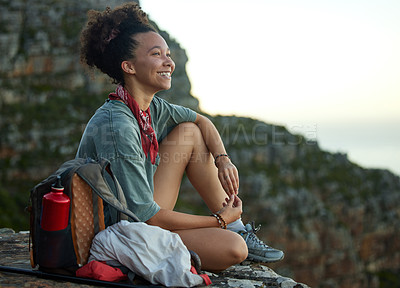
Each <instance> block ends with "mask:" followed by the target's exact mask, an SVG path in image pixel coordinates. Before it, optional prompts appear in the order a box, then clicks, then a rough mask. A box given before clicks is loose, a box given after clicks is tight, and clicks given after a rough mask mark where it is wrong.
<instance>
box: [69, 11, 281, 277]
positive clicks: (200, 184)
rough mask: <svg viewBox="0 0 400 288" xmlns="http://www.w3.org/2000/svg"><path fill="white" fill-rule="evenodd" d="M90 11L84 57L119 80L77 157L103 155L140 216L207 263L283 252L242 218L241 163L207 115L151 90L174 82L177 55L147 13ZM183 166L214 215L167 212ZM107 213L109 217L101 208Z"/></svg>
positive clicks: (213, 266)
mask: <svg viewBox="0 0 400 288" xmlns="http://www.w3.org/2000/svg"><path fill="white" fill-rule="evenodd" d="M88 17H89V21H88V23H87V26H86V27H85V29H84V30H83V31H82V35H81V44H82V47H81V60H82V61H83V62H84V63H85V64H87V65H88V66H89V67H92V68H94V67H96V68H98V69H99V70H100V71H102V72H103V73H105V74H107V75H108V76H110V77H111V78H112V79H113V80H114V82H115V83H116V84H118V85H117V87H116V90H115V92H113V93H111V94H110V95H109V97H108V98H109V99H108V100H107V101H106V103H105V104H104V105H103V106H101V107H100V108H99V109H98V110H97V111H96V113H95V114H94V116H93V117H92V118H91V119H90V121H89V123H88V125H87V127H86V129H85V132H84V134H83V136H82V139H81V142H80V145H79V148H78V152H77V157H91V158H93V159H99V158H107V159H108V160H109V161H110V162H111V167H112V169H113V172H114V174H115V175H116V176H117V179H118V181H119V183H120V184H121V187H122V189H123V191H124V193H125V196H126V199H127V203H128V207H129V209H131V210H132V211H133V212H134V213H135V214H136V215H137V216H138V217H139V219H140V220H141V221H144V222H146V223H147V224H150V225H156V226H159V227H161V228H164V229H167V230H170V231H173V232H175V233H177V234H178V235H179V236H180V237H181V239H182V241H183V243H184V244H185V245H186V246H187V248H188V249H190V250H193V251H195V252H196V253H197V254H198V255H199V256H200V259H201V261H202V266H203V269H205V270H210V271H220V270H224V269H226V268H228V267H229V266H231V265H234V264H237V263H240V262H242V261H243V260H245V259H246V257H248V258H249V259H250V260H255V261H258V262H273V261H278V260H280V259H282V258H283V252H282V251H279V250H276V249H273V248H271V247H269V246H267V245H266V244H264V243H263V242H262V241H260V240H259V239H258V238H257V237H256V236H255V234H254V233H255V231H254V227H252V226H251V225H249V224H247V225H246V226H245V225H244V224H243V223H242V221H241V218H240V217H241V214H242V201H241V200H240V198H239V197H238V196H237V193H238V188H239V176H238V171H237V169H236V167H235V166H234V165H233V164H232V162H231V159H230V158H229V156H228V155H227V154H226V151H225V148H224V145H223V143H222V140H221V137H220V135H219V133H218V131H217V130H216V128H215V126H214V125H213V124H212V122H211V121H210V120H209V119H208V118H206V117H204V116H202V115H200V114H197V113H196V112H194V111H192V110H190V109H188V108H184V107H182V106H178V105H173V104H170V103H168V102H166V101H165V100H163V99H161V98H159V97H157V96H156V95H155V94H156V93H157V92H159V91H161V90H166V89H169V88H170V87H171V77H172V74H173V72H174V69H175V64H174V61H173V60H172V59H171V55H170V50H169V48H168V45H167V43H166V42H165V40H164V39H163V37H161V36H160V34H158V33H157V31H156V30H155V28H153V27H152V26H151V25H150V24H149V21H148V19H147V16H146V14H145V13H144V12H143V11H142V10H141V9H140V7H139V6H138V5H137V4H134V3H133V4H125V5H123V6H120V7H117V8H115V9H113V10H111V9H110V8H107V9H106V10H105V11H104V12H98V11H93V10H91V11H89V13H88ZM184 172H186V174H187V177H188V179H189V180H190V182H191V183H192V185H193V186H194V188H195V189H196V190H197V191H198V193H199V194H200V196H201V197H202V199H203V200H204V202H205V203H206V205H207V206H208V208H209V209H210V211H211V212H212V213H213V215H212V216H198V215H190V214H185V213H180V212H176V211H174V207H175V204H176V201H177V198H178V194H179V188H180V184H181V180H182V176H183V173H184ZM105 220H106V223H107V224H108V225H110V224H113V223H115V221H116V218H115V213H113V211H112V210H111V209H108V208H107V207H106V208H105ZM221 228H223V229H221Z"/></svg>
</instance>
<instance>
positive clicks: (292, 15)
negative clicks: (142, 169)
mask: <svg viewBox="0 0 400 288" xmlns="http://www.w3.org/2000/svg"><path fill="white" fill-rule="evenodd" d="M140 3H141V7H142V8H143V10H144V11H145V12H146V13H148V15H149V17H150V18H151V19H152V20H154V21H155V22H156V23H157V24H158V25H159V27H160V29H162V30H165V31H167V32H168V33H169V34H170V36H171V37H172V38H174V39H175V40H176V41H177V42H178V43H180V45H181V47H182V48H183V49H185V50H186V53H187V55H188V57H189V61H188V63H187V65H186V70H187V73H188V75H189V78H190V82H191V85H192V91H191V92H192V95H193V96H195V97H197V98H198V99H199V101H200V107H201V109H203V110H204V111H206V112H207V113H210V114H215V115H216V114H221V115H237V116H246V117H252V118H256V119H259V120H262V121H265V122H267V123H271V124H278V125H284V126H285V127H286V128H287V129H288V130H289V131H291V132H293V133H300V134H303V135H304V136H306V137H307V138H309V139H311V140H316V141H318V143H319V145H320V147H321V148H322V149H323V150H326V151H329V152H332V153H336V152H339V153H346V154H347V155H348V157H349V159H350V160H351V161H352V162H354V163H356V164H358V165H360V166H362V167H365V168H382V169H389V170H390V171H392V172H394V173H396V174H397V175H400V17H399V15H400V1H398V0H330V1H328V0H246V1H237V0H201V1H198V0H191V1H188V0H168V1H165V0H140Z"/></svg>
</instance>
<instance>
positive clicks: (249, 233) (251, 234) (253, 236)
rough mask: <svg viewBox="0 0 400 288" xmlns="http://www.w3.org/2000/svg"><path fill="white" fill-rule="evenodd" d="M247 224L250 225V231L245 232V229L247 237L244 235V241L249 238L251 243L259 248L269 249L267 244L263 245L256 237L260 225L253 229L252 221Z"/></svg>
mask: <svg viewBox="0 0 400 288" xmlns="http://www.w3.org/2000/svg"><path fill="white" fill-rule="evenodd" d="M249 224H250V225H251V230H247V229H246V230H247V235H246V239H245V241H247V239H249V238H250V240H251V241H253V242H254V243H256V245H258V246H261V247H266V248H270V247H269V246H268V245H267V244H265V243H264V242H263V241H262V240H260V239H259V238H258V237H257V236H256V233H257V232H258V231H259V230H260V228H261V225H258V226H257V227H255V225H254V221H252V222H250V223H249ZM246 228H247V227H246Z"/></svg>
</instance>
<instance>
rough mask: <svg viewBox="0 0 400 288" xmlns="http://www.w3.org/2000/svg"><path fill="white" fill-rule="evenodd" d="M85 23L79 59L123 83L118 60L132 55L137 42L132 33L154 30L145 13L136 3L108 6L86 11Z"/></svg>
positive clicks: (126, 58) (116, 81)
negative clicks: (100, 9)
mask: <svg viewBox="0 0 400 288" xmlns="http://www.w3.org/2000/svg"><path fill="white" fill-rule="evenodd" d="M87 15H88V22H87V24H86V27H84V29H83V30H82V33H81V62H82V63H84V64H87V65H88V66H89V67H90V68H95V67H97V68H98V69H99V70H100V71H102V72H103V73H105V74H107V75H108V76H110V77H111V78H112V79H113V82H114V83H119V84H122V85H123V84H124V77H123V72H122V69H121V63H122V62H123V61H125V60H128V59H132V58H134V57H135V55H134V53H135V49H136V47H137V45H138V42H137V41H135V39H133V36H134V35H136V34H138V33H144V32H150V31H153V32H157V31H156V30H155V28H154V27H153V26H152V25H151V24H150V23H149V20H148V18H147V15H146V13H145V12H143V11H142V10H141V8H140V7H139V5H138V4H136V3H127V4H124V5H122V6H119V7H116V8H115V9H113V10H112V9H111V8H110V7H107V9H106V10H105V11H103V12H99V11H95V10H89V12H88V14H87Z"/></svg>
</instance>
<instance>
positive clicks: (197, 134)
mask: <svg viewBox="0 0 400 288" xmlns="http://www.w3.org/2000/svg"><path fill="white" fill-rule="evenodd" d="M202 139H203V137H202V134H201V131H200V128H199V127H198V126H197V125H196V124H195V123H193V122H184V123H181V124H179V125H177V126H176V127H175V128H174V129H172V131H171V132H169V133H168V135H167V136H166V137H165V138H164V139H163V140H162V142H161V143H160V145H161V146H170V145H171V144H172V145H173V146H194V145H196V144H198V143H199V141H202Z"/></svg>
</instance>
